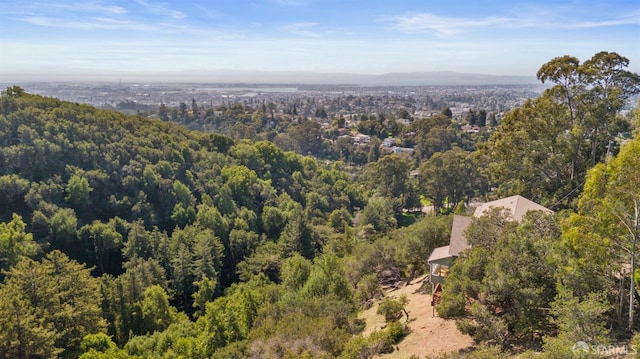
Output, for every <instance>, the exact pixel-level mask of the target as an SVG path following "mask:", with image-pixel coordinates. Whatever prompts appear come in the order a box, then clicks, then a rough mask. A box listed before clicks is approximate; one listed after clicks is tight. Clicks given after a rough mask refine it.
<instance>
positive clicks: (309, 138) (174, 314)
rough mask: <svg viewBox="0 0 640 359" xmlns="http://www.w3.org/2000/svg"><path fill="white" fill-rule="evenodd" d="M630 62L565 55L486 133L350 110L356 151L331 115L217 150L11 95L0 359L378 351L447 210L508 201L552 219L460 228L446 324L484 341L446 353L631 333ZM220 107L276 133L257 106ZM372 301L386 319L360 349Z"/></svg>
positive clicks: (399, 324) (7, 103)
mask: <svg viewBox="0 0 640 359" xmlns="http://www.w3.org/2000/svg"><path fill="white" fill-rule="evenodd" d="M627 66H628V59H626V58H624V57H622V56H620V55H618V54H616V53H607V52H601V53H598V54H596V55H594V56H593V57H592V58H591V59H589V60H586V61H584V62H582V63H581V62H580V61H579V60H578V59H576V58H575V57H571V56H563V57H558V58H555V59H552V60H551V61H549V62H548V63H546V64H544V65H543V66H542V67H541V68H540V71H539V72H538V74H537V75H538V78H539V79H540V80H541V81H543V82H549V83H551V84H552V86H550V87H549V89H548V90H546V91H545V93H544V94H543V95H542V96H540V97H539V98H535V99H530V100H529V101H527V102H526V103H525V104H523V105H522V106H520V107H518V108H516V109H514V110H512V111H510V112H509V113H507V114H506V115H505V117H504V118H503V120H502V122H501V124H500V125H499V126H497V127H496V128H495V129H493V130H492V131H483V132H481V133H478V134H469V133H466V132H464V131H462V130H461V124H460V123H459V122H458V121H456V120H454V119H452V118H451V117H450V115H448V114H447V111H442V113H441V114H440V115H435V116H432V117H430V118H422V119H412V121H411V123H410V124H409V125H406V128H405V127H398V126H400V125H398V123H397V122H396V121H393V119H385V118H376V119H369V118H365V119H362V121H361V123H359V124H358V128H359V129H360V128H362V130H363V131H367V128H369V127H368V126H372V127H371V128H373V129H376V130H375V131H377V132H375V131H374V130H371V134H372V141H371V142H370V144H369V145H368V146H367V147H363V148H355V147H354V148H347V146H346V145H347V144H346V143H345V144H344V145H345V146H344V147H345V149H340V148H339V147H338V150H335V148H336V147H327V146H326V144H327V143H331V144H332V145H333V146H335V144H336V143H337V142H335V141H334V142H331V141H332V138H331V136H334V134H335V133H336V132H337V130H338V129H339V128H341V127H342V126H343V121H342V120H341V119H335V121H334V122H333V125H332V126H331V127H330V128H328V129H324V130H323V129H322V128H321V127H320V126H319V125H318V124H317V123H315V122H313V121H310V120H304V121H292V122H291V123H289V124H288V125H287V127H286V129H285V130H283V132H282V133H280V134H274V133H272V134H271V135H269V134H268V132H269V131H271V130H270V128H271V127H270V126H267V127H268V128H267V131H266V132H265V134H264V137H261V136H241V135H238V134H236V135H233V136H227V135H222V134H218V133H204V132H199V131H192V130H188V129H187V128H186V127H184V126H180V125H176V124H173V123H170V122H166V121H162V120H161V119H149V118H143V117H141V116H131V115H124V114H121V113H118V112H115V111H109V110H104V109H97V108H94V107H91V106H87V105H82V104H76V103H69V102H63V101H60V100H57V99H54V98H46V97H42V96H38V95H33V94H29V93H25V91H24V90H22V89H21V88H20V87H18V86H14V87H10V88H7V89H6V90H5V91H3V92H2V95H1V96H0V203H2V208H0V268H1V269H2V271H1V273H0V357H3V358H55V357H60V358H76V357H81V358H85V359H87V358H147V357H159V358H209V357H215V358H301V357H302V358H372V357H373V356H375V355H377V354H379V353H386V352H390V351H393V350H394V344H396V343H397V342H399V341H400V340H402V338H403V337H404V336H405V335H406V334H407V332H408V327H407V323H406V322H405V321H403V320H402V318H403V305H404V304H406V303H405V302H404V301H403V298H397V299H393V298H390V297H386V298H385V291H384V289H385V288H386V287H388V286H389V285H398V283H404V282H407V281H410V280H412V279H413V278H415V277H417V276H421V275H424V274H425V273H427V272H428V263H427V259H428V257H429V254H430V253H431V252H432V250H433V249H434V248H436V247H439V246H443V245H446V244H447V243H448V240H449V235H450V230H451V223H452V213H456V214H465V213H467V211H468V209H467V208H466V207H467V204H468V203H469V201H470V200H471V199H474V198H485V199H492V198H498V197H502V196H507V195H511V194H521V195H523V196H525V197H528V198H530V199H532V200H535V201H536V202H539V203H541V204H543V205H545V206H547V207H550V208H551V209H553V210H555V211H556V214H555V215H543V214H540V213H530V214H529V215H528V216H527V217H526V219H525V220H524V221H522V222H521V223H512V222H508V221H507V220H506V218H505V214H504V213H501V212H499V211H496V212H492V213H490V214H489V215H486V216H484V217H481V218H478V219H474V220H473V223H472V225H471V227H470V229H469V230H468V234H467V236H468V237H469V241H470V243H471V244H473V247H472V248H471V249H469V250H467V251H465V252H463V254H462V256H461V257H460V258H459V259H458V260H457V261H456V265H455V266H453V267H452V271H451V273H450V275H449V277H448V278H447V282H446V285H445V286H444V291H443V302H442V304H441V305H439V306H438V307H437V313H438V315H440V316H441V317H443V318H451V319H455V320H456V321H457V324H458V327H459V329H460V330H461V331H462V332H464V333H468V334H470V335H471V336H472V337H473V338H474V340H476V341H477V342H478V343H482V345H480V346H478V350H477V351H475V352H471V353H466V354H451V355H452V356H453V357H457V356H469V357H474V356H476V357H482V356H483V355H484V356H485V357H486V356H487V355H488V356H499V355H508V354H509V353H513V352H523V351H526V350H529V351H527V352H526V353H524V354H523V355H525V356H526V355H534V354H533V353H534V352H538V353H542V354H539V355H543V356H544V357H549V358H556V357H567V355H569V356H570V355H572V351H571V349H572V345H573V344H574V343H575V342H576V341H585V342H588V343H601V344H604V343H613V342H617V341H619V340H621V338H624V337H625V335H626V336H627V337H630V335H632V334H633V333H634V331H635V330H636V328H637V327H636V325H635V322H634V319H636V318H635V317H636V316H637V315H636V313H635V312H636V310H635V309H637V308H636V307H637V305H638V304H639V303H637V299H634V298H636V297H640V296H639V295H638V294H637V293H636V291H635V288H634V286H635V284H636V282H640V279H638V278H637V277H638V276H637V273H635V272H634V271H632V270H631V268H635V262H636V241H637V240H639V239H640V238H639V237H640V227H639V225H638V218H639V217H638V213H640V191H639V188H640V172H638V171H640V162H639V158H640V156H638V153H640V137H639V136H638V132H637V131H636V129H637V128H638V125H640V111H638V109H637V108H636V109H635V110H633V111H631V112H628V113H626V114H623V113H622V109H623V108H624V106H625V105H626V104H627V101H628V100H629V99H630V98H632V96H634V95H636V94H638V93H639V92H640V76H638V75H637V74H635V73H631V72H629V71H627V70H626V67H627ZM228 110H229V111H237V115H238V116H241V117H242V116H244V117H245V118H246V121H247V123H252V122H251V121H254V122H253V123H255V124H267V123H268V122H267V120H268V119H269V115H268V108H265V110H267V111H262V112H261V113H262V114H261V115H259V116H253V117H251V115H249V114H247V113H246V111H245V109H244V108H243V107H242V106H241V105H237V106H235V105H234V106H231V107H230V108H229V109H228ZM234 118H235V117H234ZM235 119H237V118H235ZM376 126H377V127H376ZM256 128H257V130H258V132H260V127H256ZM256 128H254V129H253V130H252V133H254V132H253V131H255V130H256ZM394 131H395V132H394ZM332 133H333V134H332ZM381 133H398V134H401V133H411V136H401V137H402V138H405V141H407V143H406V145H412V146H414V147H415V153H414V154H413V155H407V154H386V153H380V152H379V151H377V150H378V149H379V145H380V140H381V137H384V136H382V135H380V134H381ZM285 135H286V136H287V137H286V138H285V137H284V136H285ZM378 136H380V137H378ZM376 138H377V141H376V140H375V139H376ZM285 139H286V141H285ZM338 141H339V140H338ZM328 149H332V150H331V151H333V152H331V151H329V150H328ZM357 151H360V152H362V153H360V154H359V155H358V156H361V158H362V160H360V162H358V161H354V160H353V158H355V157H354V156H355V153H356V152H357ZM365 153H366V154H365ZM341 154H342V155H341ZM347 159H350V161H343V160H347ZM348 162H351V163H348ZM412 170H415V172H416V173H417V176H410V175H409V174H410V171H412ZM423 205H431V206H433V207H432V208H433V213H432V214H429V215H425V214H424V213H422V212H412V210H411V209H412V208H416V207H421V206H423ZM425 290H427V291H430V290H431V288H426V289H425ZM383 298H384V299H383ZM380 299H383V300H382V301H380V302H379V304H377V303H378V300H380ZM374 303H376V304H375V305H378V310H379V312H380V313H381V314H383V315H384V316H385V319H387V321H388V325H387V326H386V327H385V328H384V329H380V330H378V331H375V332H374V333H373V334H370V335H364V334H363V333H362V332H363V329H364V325H365V323H364V322H363V321H362V319H359V318H358V312H359V311H360V310H362V309H363V308H367V307H370V306H371V305H374ZM498 309H499V310H498ZM407 319H408V318H407ZM632 340H633V341H634V343H635V342H638V344H640V338H638V339H636V337H633V339H632ZM447 355H448V354H445V355H444V357H451V356H447Z"/></svg>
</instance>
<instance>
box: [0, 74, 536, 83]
mask: <svg viewBox="0 0 640 359" xmlns="http://www.w3.org/2000/svg"><path fill="white" fill-rule="evenodd" d="M23 81H30V82H33V81H108V82H117V81H122V82H160V83H161V82H182V83H188V82H192V83H193V82H207V83H253V84H313V85H319V84H327V85H329V84H331V85H333V84H336V85H346V84H349V85H360V86H438V85H441V86H464V85H476V86H477V85H529V84H539V82H538V81H537V80H536V78H535V77H530V76H497V75H486V74H474V73H463V72H452V71H439V72H404V73H403V72H394V73H386V74H381V75H369V74H354V73H338V72H336V73H321V72H303V71H279V72H275V71H274V72H270V71H242V70H205V71H195V70H192V71H183V72H166V73H152V72H137V73H133V72H131V73H106V72H101V73H97V72H95V71H87V70H82V71H78V72H76V73H33V74H6V73H5V74H0V82H17V83H20V82H23Z"/></svg>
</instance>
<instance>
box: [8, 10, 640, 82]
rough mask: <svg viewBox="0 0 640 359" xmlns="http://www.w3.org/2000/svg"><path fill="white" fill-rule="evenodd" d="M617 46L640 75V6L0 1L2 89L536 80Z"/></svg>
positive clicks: (618, 50)
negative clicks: (298, 77) (138, 79)
mask: <svg viewBox="0 0 640 359" xmlns="http://www.w3.org/2000/svg"><path fill="white" fill-rule="evenodd" d="M599 51H615V52H618V53H619V54H621V55H623V56H625V57H627V58H629V59H630V61H631V63H630V67H629V69H631V70H632V71H636V72H640V2H639V1H636V0H611V1H580V0H576V1H564V0H543V1H532V2H518V1H479V0H466V1H451V0H449V1H446V0H445V1H443V0H437V1H436V0H415V1H413V0H408V1H403V0H396V1H379V0H368V1H349V0H342V1H339V0H252V1H242V0H216V1H198V0H195V1H182V0H181V1H175V0H166V1H153V0H129V1H119V0H88V1H87V0H73V1H20V0H16V1H9V0H0V82H2V76H3V75H4V76H7V75H10V74H21V73H70V72H73V71H92V72H139V71H143V72H177V71H189V70H215V69H235V70H260V71H290V70H291V71H315V72H353V73H366V74H381V73H387V72H414V71H460V72H470V73H486V74H494V75H526V76H535V73H536V71H537V69H538V68H539V67H540V65H542V64H543V63H544V62H546V61H548V60H550V59H551V58H553V57H555V56H561V55H565V54H569V55H573V56H576V57H578V58H579V59H580V60H583V61H584V60H586V59H588V58H590V57H591V56H592V55H593V54H595V53H596V52H599Z"/></svg>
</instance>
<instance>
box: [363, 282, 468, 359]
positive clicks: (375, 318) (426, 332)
mask: <svg viewBox="0 0 640 359" xmlns="http://www.w3.org/2000/svg"><path fill="white" fill-rule="evenodd" d="M428 280H429V278H428V276H427V277H420V278H418V279H416V280H414V281H412V282H411V283H410V284H409V285H407V286H404V287H402V288H400V289H398V290H395V291H391V292H388V293H387V294H386V295H387V296H388V297H400V296H401V295H403V294H405V295H406V296H407V298H408V299H409V304H407V306H406V308H405V309H406V310H407V311H408V312H409V329H410V333H409V334H408V335H407V336H406V337H405V338H404V339H403V340H402V341H401V342H400V343H399V344H398V345H397V346H396V350H395V351H394V352H393V353H390V354H385V355H383V356H381V358H384V359H395V358H408V357H410V356H411V355H416V356H418V357H419V358H428V357H430V356H437V355H438V354H441V353H449V352H457V351H459V350H463V349H468V348H470V347H471V346H473V340H472V339H471V337H469V336H468V335H465V334H462V333H460V331H459V330H458V328H456V324H455V321H453V320H444V319H442V318H439V317H438V315H437V313H434V311H433V307H432V306H431V295H428V294H423V293H420V292H419V289H420V286H421V285H422V284H423V281H428ZM426 285H429V284H428V283H427V284H426ZM429 286H430V285H429ZM377 309H378V303H377V302H376V303H374V304H373V306H372V307H371V308H369V309H367V310H366V311H364V312H362V313H361V315H360V317H361V318H363V319H365V320H366V322H367V327H366V329H365V334H369V333H371V332H372V331H374V330H380V328H382V327H383V326H384V317H382V316H381V315H377V314H376V310H377Z"/></svg>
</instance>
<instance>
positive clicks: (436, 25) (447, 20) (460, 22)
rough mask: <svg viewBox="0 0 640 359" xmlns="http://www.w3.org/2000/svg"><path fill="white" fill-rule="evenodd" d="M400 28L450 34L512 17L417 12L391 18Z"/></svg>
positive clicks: (496, 23)
mask: <svg viewBox="0 0 640 359" xmlns="http://www.w3.org/2000/svg"><path fill="white" fill-rule="evenodd" d="M389 20H390V21H391V22H393V23H394V27H395V28H397V29H398V30H400V31H402V32H405V33H408V34H415V33H423V32H431V33H435V34H436V35H440V36H448V35H453V34H457V33H460V32H464V31H469V30H471V29H475V28H480V27H489V26H495V25H504V24H507V23H509V22H511V21H513V20H512V19H509V18H506V17H498V16H491V17H486V18H482V19H465V18H455V17H447V16H439V15H434V14H430V13H417V14H411V15H405V16H395V17H392V18H390V19H389Z"/></svg>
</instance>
